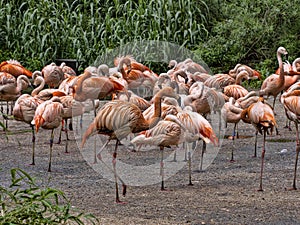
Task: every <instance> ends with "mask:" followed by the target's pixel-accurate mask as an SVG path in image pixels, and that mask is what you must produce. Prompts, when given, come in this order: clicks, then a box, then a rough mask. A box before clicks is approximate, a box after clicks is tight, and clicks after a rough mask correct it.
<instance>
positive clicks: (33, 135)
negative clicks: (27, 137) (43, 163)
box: [30, 125, 35, 165]
mask: <svg viewBox="0 0 300 225" xmlns="http://www.w3.org/2000/svg"><path fill="white" fill-rule="evenodd" d="M30 126H31V131H32V162H31V164H30V165H35V162H34V155H35V154H34V151H35V132H34V126H33V125H30Z"/></svg>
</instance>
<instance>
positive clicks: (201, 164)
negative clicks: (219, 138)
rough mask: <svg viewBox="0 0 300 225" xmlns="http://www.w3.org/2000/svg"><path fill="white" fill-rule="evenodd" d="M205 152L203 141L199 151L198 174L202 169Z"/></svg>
mask: <svg viewBox="0 0 300 225" xmlns="http://www.w3.org/2000/svg"><path fill="white" fill-rule="evenodd" d="M205 152H206V143H205V141H203V144H202V151H201V158H200V164H199V172H202V171H203V169H202V167H203V158H204V153H205Z"/></svg>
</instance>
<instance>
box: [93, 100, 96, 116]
mask: <svg viewBox="0 0 300 225" xmlns="http://www.w3.org/2000/svg"><path fill="white" fill-rule="evenodd" d="M92 104H93V109H94V116H95V117H96V116H97V112H96V106H95V100H92Z"/></svg>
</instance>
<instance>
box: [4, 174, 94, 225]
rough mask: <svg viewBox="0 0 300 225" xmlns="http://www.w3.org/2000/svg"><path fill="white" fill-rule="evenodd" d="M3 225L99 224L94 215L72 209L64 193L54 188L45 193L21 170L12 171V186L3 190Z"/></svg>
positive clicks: (44, 190) (45, 190)
mask: <svg viewBox="0 0 300 225" xmlns="http://www.w3.org/2000/svg"><path fill="white" fill-rule="evenodd" d="M0 209H1V217H0V224H84V223H85V222H89V223H92V224H96V222H97V221H98V220H97V219H96V218H95V217H94V216H93V215H92V214H85V213H82V212H77V211H75V210H74V209H72V208H71V204H70V202H69V200H68V199H67V198H66V196H65V195H64V193H63V192H62V191H60V190H57V189H54V188H50V187H48V188H45V189H41V188H39V187H38V186H37V184H36V183H35V181H34V179H33V178H32V177H31V176H30V175H29V174H27V173H26V172H25V171H23V170H21V169H11V184H10V186H9V187H8V188H6V187H4V186H0Z"/></svg>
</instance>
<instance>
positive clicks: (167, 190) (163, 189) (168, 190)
mask: <svg viewBox="0 0 300 225" xmlns="http://www.w3.org/2000/svg"><path fill="white" fill-rule="evenodd" d="M160 190H161V191H166V192H170V191H173V190H171V189H168V188H161V189H160Z"/></svg>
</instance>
